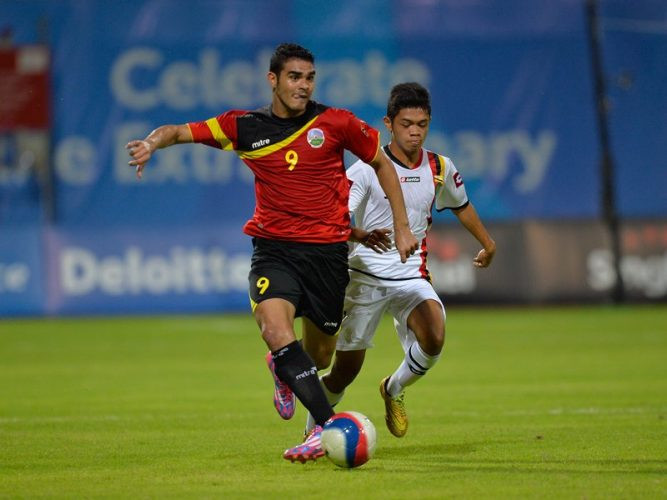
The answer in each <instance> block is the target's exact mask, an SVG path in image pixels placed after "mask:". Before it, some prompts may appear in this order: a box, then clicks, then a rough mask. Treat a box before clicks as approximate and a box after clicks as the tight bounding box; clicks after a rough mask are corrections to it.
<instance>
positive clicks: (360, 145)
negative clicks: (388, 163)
mask: <svg viewBox="0 0 667 500" xmlns="http://www.w3.org/2000/svg"><path fill="white" fill-rule="evenodd" d="M341 113H344V114H345V116H344V123H345V125H344V129H343V147H344V148H345V149H347V150H348V151H350V152H351V153H353V154H355V155H356V156H357V157H358V158H359V159H360V160H361V161H363V162H364V163H370V162H371V161H373V159H375V155H377V152H378V148H379V147H380V133H379V132H378V131H377V130H375V129H374V128H373V127H371V126H370V125H368V123H366V122H365V121H363V120H360V119H359V118H357V117H356V116H354V114H352V113H351V112H350V111H344V110H341Z"/></svg>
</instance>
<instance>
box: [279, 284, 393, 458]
mask: <svg viewBox="0 0 667 500" xmlns="http://www.w3.org/2000/svg"><path fill="white" fill-rule="evenodd" d="M385 308H386V294H384V293H383V292H382V291H381V290H378V289H377V288H376V287H372V286H368V285H361V284H359V283H356V282H354V281H353V282H351V283H350V284H349V286H348V287H347V290H346V295H345V302H344V310H345V311H346V317H345V319H344V320H342V323H341V330H340V332H339V333H338V338H337V341H336V358H335V360H334V367H333V368H332V370H335V371H336V372H339V375H338V376H337V378H336V379H335V381H334V383H332V385H331V387H329V384H327V383H326V382H325V383H323V384H322V387H323V389H324V393H325V394H326V396H327V398H328V401H329V404H331V405H332V406H333V405H335V404H336V403H337V402H339V401H340V400H341V399H342V397H343V394H344V389H345V387H346V386H347V384H348V383H351V382H352V380H354V378H355V377H356V375H357V373H359V370H360V369H361V365H362V364H363V360H364V353H365V351H366V348H367V347H370V346H371V345H372V339H373V334H374V333H375V329H376V327H377V324H378V322H379V321H380V318H381V317H382V313H383V311H384V310H385ZM333 333H335V332H333ZM317 338H318V337H316V336H315V337H314V339H317ZM332 338H335V337H332ZM311 345H312V344H311ZM339 351H358V353H357V354H356V355H353V354H349V355H348V354H347V353H346V352H343V353H341V352H339ZM339 354H342V358H341V360H339V359H338V355H339ZM325 362H326V363H327V364H328V358H327V359H325ZM326 376H327V375H325V376H324V377H326ZM334 391H336V392H334ZM338 391H339V392H338ZM317 431H318V426H317V422H316V421H315V419H314V418H313V417H312V416H311V415H308V418H307V420H306V440H305V441H304V443H303V444H302V445H299V446H296V447H294V448H291V449H289V450H287V451H286V452H285V455H284V456H285V458H289V459H290V460H292V461H294V460H299V461H301V462H304V461H306V460H308V459H309V458H308V454H310V453H311V452H312V449H313V447H312V443H314V442H315V441H314V438H313V436H315V435H316V434H317ZM306 445H308V446H306Z"/></svg>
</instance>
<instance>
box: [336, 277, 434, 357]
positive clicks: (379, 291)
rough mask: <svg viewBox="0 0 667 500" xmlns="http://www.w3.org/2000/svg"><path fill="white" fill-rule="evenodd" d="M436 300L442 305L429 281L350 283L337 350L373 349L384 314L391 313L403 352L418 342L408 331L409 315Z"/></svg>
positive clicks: (410, 331) (346, 294)
mask: <svg viewBox="0 0 667 500" xmlns="http://www.w3.org/2000/svg"><path fill="white" fill-rule="evenodd" d="M429 299H430V300H435V301H436V302H437V303H438V304H440V306H441V307H442V315H443V318H444V317H445V306H444V305H442V302H441V301H440V298H439V297H438V294H437V293H435V290H433V286H432V285H431V284H430V283H429V282H428V281H426V280H423V279H414V280H405V281H396V282H387V281H383V282H381V284H378V285H369V284H367V283H360V282H358V281H355V280H354V279H353V280H352V281H350V284H349V285H348V286H347V290H346V291H345V314H346V316H345V317H344V318H343V322H342V324H341V329H340V332H339V334H338V342H337V344H336V349H337V350H339V351H358V350H361V349H369V348H371V347H373V337H374V336H375V330H376V329H377V326H378V324H379V323H380V320H381V319H382V315H383V314H384V313H385V312H389V313H390V314H391V315H392V316H393V317H394V326H395V327H396V333H398V338H399V340H400V341H401V345H402V346H403V350H404V351H407V349H408V347H410V345H411V344H412V343H413V342H414V341H415V334H414V333H413V332H412V330H410V329H409V328H408V316H410V313H411V312H412V310H413V309H414V308H415V307H417V306H418V305H419V304H421V303H422V302H424V301H425V300H429Z"/></svg>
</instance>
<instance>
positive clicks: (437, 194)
mask: <svg viewBox="0 0 667 500" xmlns="http://www.w3.org/2000/svg"><path fill="white" fill-rule="evenodd" d="M384 151H385V153H386V154H387V156H388V157H389V159H390V160H391V161H392V163H393V165H394V168H395V169H396V173H397V174H398V179H399V181H400V183H401V188H402V189H403V198H404V199H405V208H406V210H407V214H408V220H409V223H410V230H411V231H412V233H413V234H414V235H415V238H417V241H419V243H420V248H419V250H417V252H415V254H414V255H412V256H411V257H410V258H408V261H407V262H406V263H405V264H402V263H401V259H400V256H399V254H398V251H397V250H396V247H395V245H393V247H392V249H391V250H389V251H387V252H385V253H382V254H378V253H376V252H374V251H373V250H371V249H370V248H367V247H365V246H363V245H361V244H359V243H356V244H354V245H353V246H352V250H351V252H350V256H349V267H350V270H351V271H352V276H353V278H354V279H359V280H362V281H365V279H364V277H368V278H369V281H371V282H373V279H374V278H380V279H384V280H389V281H395V280H396V281H399V280H407V279H416V278H423V279H427V280H429V281H430V275H429V272H428V269H427V267H426V256H427V251H426V233H427V232H428V230H429V228H430V226H431V209H432V208H433V206H434V205H435V208H436V210H438V211H441V210H445V209H446V208H450V209H456V208H462V207H464V206H465V205H466V204H467V203H468V195H467V194H466V190H465V186H464V185H463V180H462V179H461V175H460V174H459V172H458V171H457V170H456V167H455V166H454V163H452V161H451V160H450V159H449V158H447V157H445V156H441V155H438V154H435V153H433V152H431V151H428V150H426V149H423V148H422V151H421V159H420V161H419V163H418V164H417V166H415V167H409V166H407V165H405V164H403V163H402V162H401V161H400V160H398V159H397V158H396V157H395V156H394V155H393V154H391V151H390V150H389V147H388V146H385V147H384ZM347 177H348V179H350V181H351V182H352V186H351V188H350V199H349V209H350V212H351V213H352V214H353V215H354V225H355V226H356V227H360V228H363V229H365V230H367V231H371V230H373V229H382V228H388V229H393V220H392V215H391V207H390V205H389V200H387V198H386V196H385V194H384V191H382V188H381V187H380V183H379V182H378V180H377V176H376V175H375V172H374V171H373V169H372V168H371V167H369V166H368V165H366V164H364V163H363V162H361V161H357V162H356V163H355V164H353V165H352V166H351V167H350V168H349V169H348V170H347ZM390 236H391V237H392V242H393V234H392V235H390Z"/></svg>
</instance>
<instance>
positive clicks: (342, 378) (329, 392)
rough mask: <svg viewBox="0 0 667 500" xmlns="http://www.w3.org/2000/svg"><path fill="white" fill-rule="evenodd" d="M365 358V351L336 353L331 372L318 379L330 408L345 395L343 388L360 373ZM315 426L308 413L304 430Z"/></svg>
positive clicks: (306, 430)
mask: <svg viewBox="0 0 667 500" xmlns="http://www.w3.org/2000/svg"><path fill="white" fill-rule="evenodd" d="M365 356H366V349H360V350H355V351H336V356H335V358H334V363H333V366H332V367H331V371H330V372H329V373H326V374H324V375H322V376H321V377H320V382H321V383H322V388H323V389H324V394H326V396H327V399H328V400H329V404H330V405H331V407H332V408H334V410H335V408H336V405H337V404H338V403H340V401H341V400H342V399H343V396H344V395H345V388H346V387H347V386H348V385H350V384H351V383H352V382H353V381H354V379H355V378H356V377H357V375H358V374H359V372H360V371H361V367H362V366H363V364H364V358H365ZM315 425H317V424H316V423H315V419H314V418H313V416H312V415H311V414H310V413H309V414H308V417H306V429H305V432H304V434H305V435H308V433H309V432H310V431H311V430H312V429H313V428H314V427H315Z"/></svg>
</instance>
